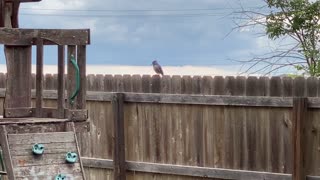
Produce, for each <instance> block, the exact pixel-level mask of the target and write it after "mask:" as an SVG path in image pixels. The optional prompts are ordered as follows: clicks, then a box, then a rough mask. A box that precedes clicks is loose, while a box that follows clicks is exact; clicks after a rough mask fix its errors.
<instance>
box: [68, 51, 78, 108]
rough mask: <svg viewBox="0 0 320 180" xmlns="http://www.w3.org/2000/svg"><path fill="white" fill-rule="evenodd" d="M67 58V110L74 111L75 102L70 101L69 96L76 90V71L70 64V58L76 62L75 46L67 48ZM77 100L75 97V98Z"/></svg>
mask: <svg viewBox="0 0 320 180" xmlns="http://www.w3.org/2000/svg"><path fill="white" fill-rule="evenodd" d="M67 50H68V52H67V53H68V55H67V56H68V57H67V69H68V70H67V71H68V75H67V85H68V86H67V98H68V99H67V103H68V104H67V107H68V109H76V104H75V101H73V100H71V96H72V94H73V93H74V91H75V88H76V70H75V67H73V65H72V63H71V59H72V57H74V59H75V60H76V57H77V56H76V46H71V45H69V46H68V49H67ZM75 98H77V97H75Z"/></svg>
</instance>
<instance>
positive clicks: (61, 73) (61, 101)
mask: <svg viewBox="0 0 320 180" xmlns="http://www.w3.org/2000/svg"><path fill="white" fill-rule="evenodd" d="M64 66H65V46H63V45H60V46H58V94H57V95H58V102H57V103H58V117H59V118H65V116H64V109H65V82H64V78H65V67H64Z"/></svg>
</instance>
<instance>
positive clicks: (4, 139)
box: [0, 125, 15, 179]
mask: <svg viewBox="0 0 320 180" xmlns="http://www.w3.org/2000/svg"><path fill="white" fill-rule="evenodd" d="M0 130H1V131H0V145H1V149H2V152H3V160H4V164H5V166H6V172H7V175H8V178H9V179H14V178H15V175H14V172H13V164H12V159H11V153H10V150H9V142H8V136H7V130H6V127H5V126H3V125H2V126H0Z"/></svg>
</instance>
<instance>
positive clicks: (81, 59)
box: [76, 45, 87, 109]
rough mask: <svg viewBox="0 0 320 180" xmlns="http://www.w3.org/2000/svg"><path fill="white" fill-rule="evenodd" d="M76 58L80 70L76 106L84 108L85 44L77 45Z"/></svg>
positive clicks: (85, 90) (85, 83)
mask: <svg viewBox="0 0 320 180" xmlns="http://www.w3.org/2000/svg"><path fill="white" fill-rule="evenodd" d="M77 60H78V66H79V70H80V82H81V83H80V91H79V95H78V98H77V102H76V103H77V108H78V109H86V92H87V76H86V46H85V45H79V46H77Z"/></svg>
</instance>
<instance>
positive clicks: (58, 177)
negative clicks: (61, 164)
mask: <svg viewBox="0 0 320 180" xmlns="http://www.w3.org/2000/svg"><path fill="white" fill-rule="evenodd" d="M66 179H67V177H66V176H65V175H64V174H58V175H56V177H54V180H66Z"/></svg>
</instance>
